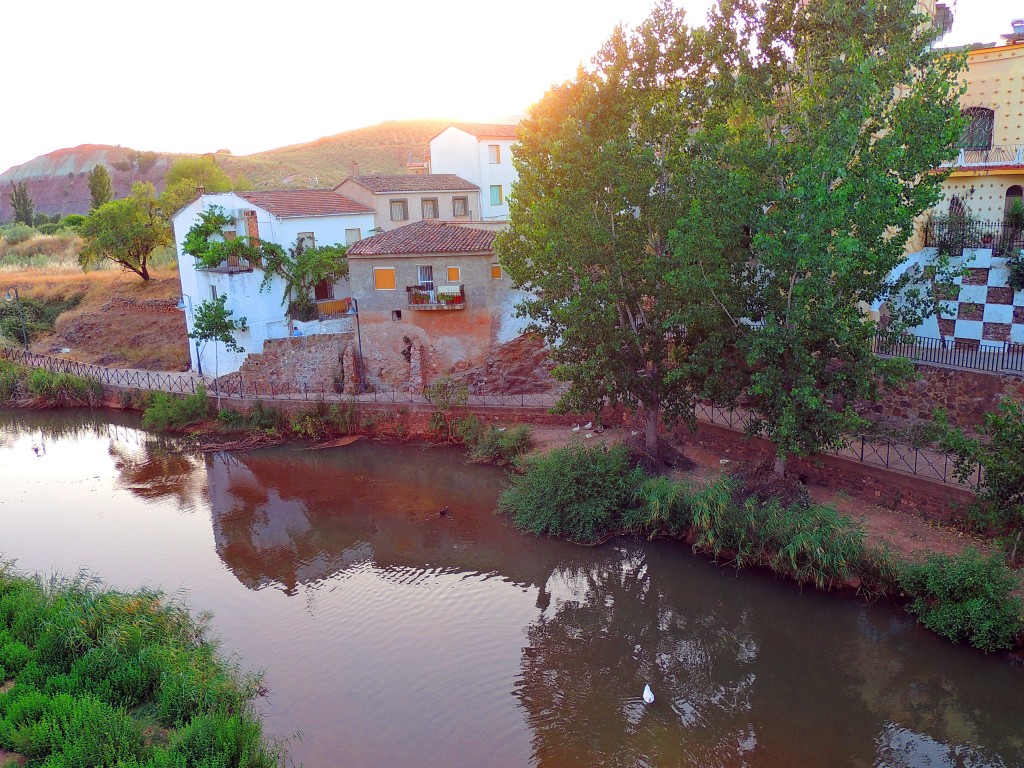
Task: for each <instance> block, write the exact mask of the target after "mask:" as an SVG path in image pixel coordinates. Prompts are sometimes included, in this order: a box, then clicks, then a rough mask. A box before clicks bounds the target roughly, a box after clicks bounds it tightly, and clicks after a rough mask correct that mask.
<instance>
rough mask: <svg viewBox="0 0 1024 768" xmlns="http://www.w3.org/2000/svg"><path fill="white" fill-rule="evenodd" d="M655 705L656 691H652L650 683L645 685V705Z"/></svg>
mask: <svg viewBox="0 0 1024 768" xmlns="http://www.w3.org/2000/svg"><path fill="white" fill-rule="evenodd" d="M653 703H654V691H652V690H651V684H650V683H644V704H653Z"/></svg>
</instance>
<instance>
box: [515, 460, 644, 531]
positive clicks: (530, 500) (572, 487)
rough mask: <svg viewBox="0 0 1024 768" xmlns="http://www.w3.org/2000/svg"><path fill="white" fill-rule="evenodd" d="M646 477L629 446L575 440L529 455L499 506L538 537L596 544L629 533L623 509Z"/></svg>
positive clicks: (522, 526)
mask: <svg viewBox="0 0 1024 768" xmlns="http://www.w3.org/2000/svg"><path fill="white" fill-rule="evenodd" d="M643 478H644V475H643V471H642V470H640V469H639V468H637V467H636V466H635V465H634V464H633V462H632V460H631V459H630V455H629V450H628V449H627V448H626V447H625V446H623V445H616V446H615V447H613V448H607V447H605V446H603V445H599V446H594V447H586V446H584V445H583V444H582V443H581V442H579V441H575V442H573V443H571V444H569V445H568V446H566V447H564V448H557V449H555V450H553V451H551V452H549V453H546V454H543V455H541V456H530V457H527V458H526V459H525V460H524V461H523V473H522V474H521V475H517V476H515V477H514V478H513V479H512V482H511V484H510V485H509V487H508V488H507V489H506V490H505V492H504V493H502V495H501V500H500V502H499V508H500V509H501V510H502V511H504V512H507V513H510V514H512V515H513V520H514V522H515V524H516V525H517V526H519V527H520V528H525V529H526V530H528V531H531V532H532V533H535V534H548V535H563V536H567V537H569V538H570V539H572V540H574V541H581V542H592V541H596V540H598V539H600V538H601V537H603V536H605V535H607V534H609V533H613V532H616V531H620V530H622V529H623V521H622V513H623V510H625V509H627V508H628V507H629V506H630V505H631V503H632V499H633V493H634V489H635V488H636V487H637V486H639V485H640V484H641V482H643Z"/></svg>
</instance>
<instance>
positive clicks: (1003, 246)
mask: <svg viewBox="0 0 1024 768" xmlns="http://www.w3.org/2000/svg"><path fill="white" fill-rule="evenodd" d="M924 244H925V247H926V248H943V249H944V250H949V251H954V252H959V251H961V250H962V249H964V248H991V249H992V252H993V254H994V255H996V256H1012V255H1014V254H1016V253H1017V252H1018V251H1019V250H1020V249H1021V248H1024V226H1021V225H1019V224H1010V223H1007V222H1002V221H998V222H992V221H974V220H973V219H968V218H966V217H959V216H949V217H945V216H944V217H935V218H933V219H932V220H931V221H929V222H928V226H927V227H926V228H925V234H924Z"/></svg>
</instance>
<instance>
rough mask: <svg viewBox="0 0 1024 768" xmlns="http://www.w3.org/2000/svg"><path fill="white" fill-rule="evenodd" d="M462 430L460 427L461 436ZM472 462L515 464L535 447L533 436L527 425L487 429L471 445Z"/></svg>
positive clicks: (470, 455)
mask: <svg viewBox="0 0 1024 768" xmlns="http://www.w3.org/2000/svg"><path fill="white" fill-rule="evenodd" d="M463 421H465V420H463ZM461 433H462V429H461V427H460V436H461ZM470 445H471V447H470V450H469V459H470V461H474V462H480V463H489V464H499V465H501V464H513V463H514V462H515V461H517V460H518V459H519V457H520V456H522V455H523V454H524V453H526V452H527V451H528V450H530V447H531V446H532V445H533V434H532V433H531V431H530V428H529V427H528V426H527V425H526V424H517V425H515V426H514V427H507V428H506V427H487V428H486V429H484V430H483V431H482V432H479V433H478V434H477V436H476V437H475V440H474V441H473V442H472V443H470Z"/></svg>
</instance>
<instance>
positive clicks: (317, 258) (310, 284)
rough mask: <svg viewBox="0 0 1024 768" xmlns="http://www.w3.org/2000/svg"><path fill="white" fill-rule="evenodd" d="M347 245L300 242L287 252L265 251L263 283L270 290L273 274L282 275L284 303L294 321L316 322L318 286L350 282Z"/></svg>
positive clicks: (262, 288) (282, 250)
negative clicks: (316, 292) (314, 318)
mask: <svg viewBox="0 0 1024 768" xmlns="http://www.w3.org/2000/svg"><path fill="white" fill-rule="evenodd" d="M345 250H346V248H345V246H344V245H339V244H337V243H336V244H334V245H322V246H315V247H310V246H307V245H306V244H305V242H304V241H302V240H298V241H296V243H295V245H294V246H293V247H291V248H289V249H288V251H287V252H286V251H285V250H284V249H283V248H268V249H264V255H263V269H264V270H265V273H264V276H263V284H262V285H261V286H260V290H266V289H267V288H268V287H269V285H270V281H271V279H272V277H273V275H278V276H280V277H281V278H282V279H283V280H284V283H285V292H284V301H285V302H287V304H288V315H289V316H290V317H292V318H294V319H300V320H301V319H312V317H311V316H315V313H316V298H315V296H314V292H313V290H314V288H315V287H316V285H317V283H321V282H324V281H327V282H329V283H336V282H338V281H339V280H341V279H342V278H345V279H346V280H347V279H348V259H347V258H346V257H345Z"/></svg>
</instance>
